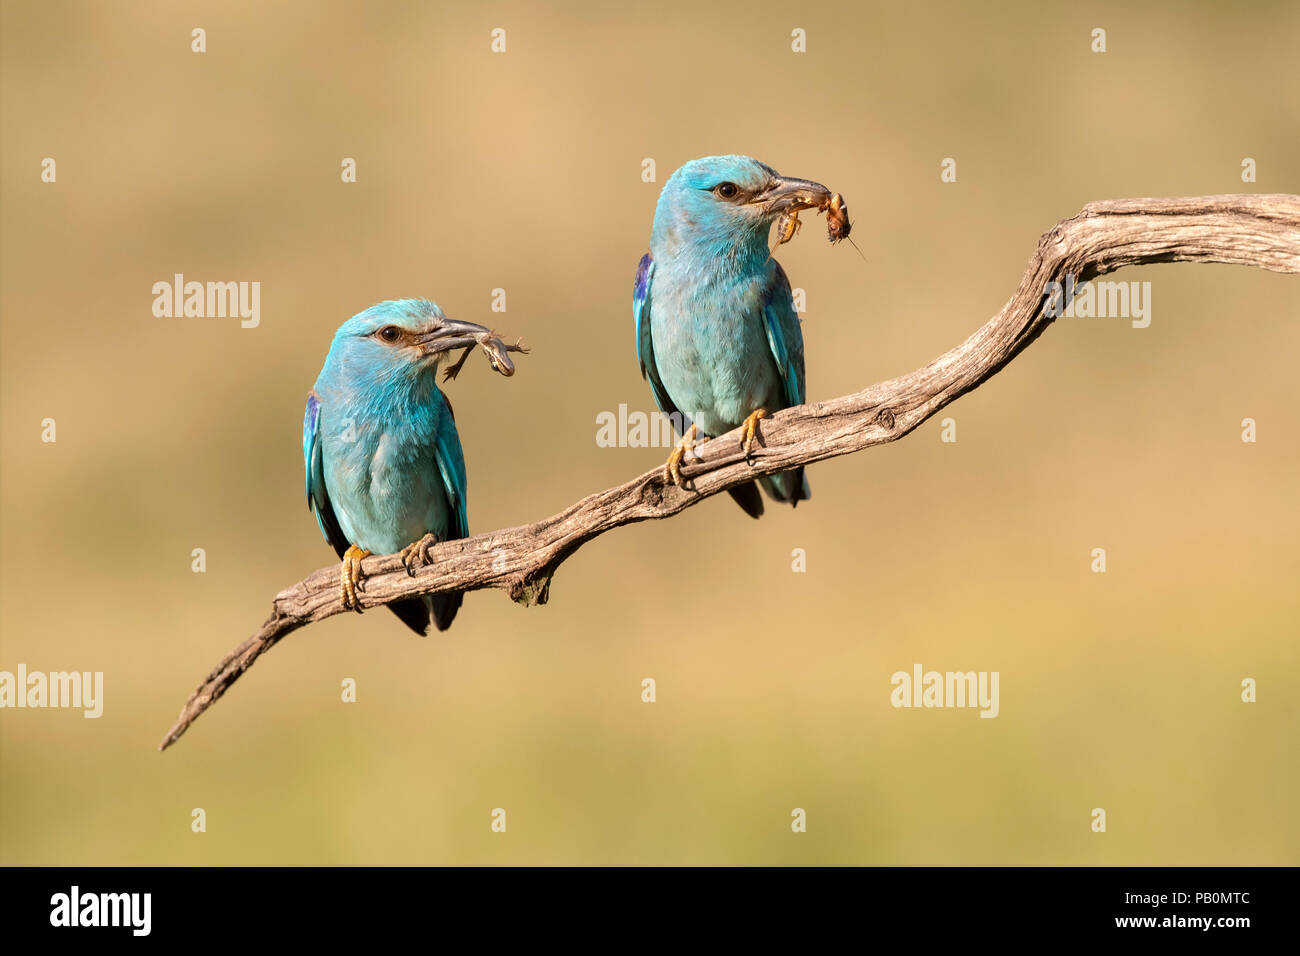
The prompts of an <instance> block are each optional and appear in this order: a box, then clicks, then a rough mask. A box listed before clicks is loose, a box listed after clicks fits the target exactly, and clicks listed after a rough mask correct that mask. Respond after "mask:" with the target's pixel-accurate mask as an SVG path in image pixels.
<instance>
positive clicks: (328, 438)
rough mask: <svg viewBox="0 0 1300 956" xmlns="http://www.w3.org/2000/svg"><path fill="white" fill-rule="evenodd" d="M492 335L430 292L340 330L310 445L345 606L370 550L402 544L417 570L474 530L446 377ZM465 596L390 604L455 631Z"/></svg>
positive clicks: (311, 411) (314, 486) (319, 506)
mask: <svg viewBox="0 0 1300 956" xmlns="http://www.w3.org/2000/svg"><path fill="white" fill-rule="evenodd" d="M490 334H491V333H489V331H488V330H487V329H485V328H484V327H483V326H481V325H475V324H474V323H472V322H459V321H456V320H454V319H450V318H448V317H447V316H445V315H443V313H442V311H441V310H440V309H439V308H438V307H437V306H436V305H434V304H433V303H432V302H428V301H425V300H423V299H402V300H398V301H391V302H381V303H379V304H378V305H375V306H371V307H370V308H369V309H366V310H365V311H364V312H361V313H359V314H357V315H354V316H353V317H352V318H350V319H348V320H347V321H346V322H344V323H343V325H341V326H340V327H339V330H338V332H337V333H335V335H334V341H333V343H332V344H331V345H330V350H329V355H327V356H326V358H325V366H324V368H322V369H321V373H320V377H319V378H317V379H316V384H315V386H314V387H313V388H312V390H311V392H310V393H309V394H308V397H307V412H306V415H305V417H304V419H303V429H302V449H303V456H304V461H305V464H306V469H307V500H308V504H309V506H310V507H311V508H312V510H314V511H315V513H316V522H317V524H319V525H320V529H321V533H322V534H323V535H324V536H325V540H326V541H328V542H329V543H330V544H331V545H333V546H334V550H335V551H336V552H337V553H338V555H339V557H340V558H342V559H343V565H342V568H341V569H340V581H339V586H340V591H341V595H342V599H343V605H344V607H348V608H351V607H355V606H356V604H357V601H356V591H357V588H358V586H359V585H360V584H361V581H362V576H361V559H362V558H364V557H365V556H366V555H368V554H370V553H371V552H375V553H378V554H390V553H393V552H396V551H399V550H400V551H401V552H402V562H403V564H404V565H405V566H406V568H407V571H408V572H410V573H414V566H415V564H416V562H417V561H419V562H421V563H423V562H424V561H427V560H428V549H429V547H430V546H431V545H432V544H433V543H434V542H436V541H449V540H454V539H458V538H465V537H468V536H469V518H468V516H467V512H466V506H465V493H466V481H465V457H464V454H463V453H462V451H461V446H460V436H459V435H458V434H457V433H456V423H455V421H454V419H453V417H452V411H451V405H450V403H448V401H447V399H446V397H445V396H444V395H443V394H442V392H441V391H440V390H439V388H438V384H437V372H438V366H439V363H440V362H441V360H442V359H443V358H444V357H445V356H446V355H448V353H449V352H451V351H453V350H455V349H459V348H466V349H469V348H472V347H473V346H475V345H476V344H479V345H481V344H483V343H484V342H485V338H484V336H485V335H490ZM512 350H514V349H512ZM489 354H491V353H489ZM466 355H468V352H466ZM463 360H464V359H463V358H462V361H463ZM493 364H494V366H495V365H496V360H495V359H494V361H493ZM505 364H506V366H508V368H509V370H508V371H507V370H506V369H504V368H498V371H501V372H503V374H510V372H512V371H513V366H509V362H508V361H507V362H506V363H505ZM458 368H459V363H458V364H457V365H456V366H454V367H453V368H452V369H451V370H449V371H450V374H454V372H455V371H456V370H457V369H458ZM461 597H462V596H461V594H459V593H449V594H437V595H433V596H428V595H425V596H422V597H419V598H414V599H411V600H406V601H398V602H395V603H393V604H390V605H388V607H389V608H390V609H391V610H392V611H393V612H394V613H395V614H396V615H397V616H398V617H400V618H401V619H402V620H403V621H404V622H405V623H406V624H407V625H409V626H410V627H411V628H412V629H413V630H414V631H416V633H418V634H425V633H426V632H427V631H428V628H429V620H430V617H432V619H433V623H434V624H435V625H437V628H438V630H440V631H445V630H446V629H447V628H448V627H449V626H451V622H452V619H453V618H455V616H456V612H457V610H459V609H460V604H461Z"/></svg>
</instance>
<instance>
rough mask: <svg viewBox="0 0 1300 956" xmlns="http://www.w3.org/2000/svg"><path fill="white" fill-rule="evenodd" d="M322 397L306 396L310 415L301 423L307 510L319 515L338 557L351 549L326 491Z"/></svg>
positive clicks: (322, 529) (304, 417) (322, 530)
mask: <svg viewBox="0 0 1300 956" xmlns="http://www.w3.org/2000/svg"><path fill="white" fill-rule="evenodd" d="M319 426H320V396H318V395H317V394H316V391H315V389H313V390H312V391H310V392H308V393H307V411H306V413H305V414H304V415H303V419H302V454H303V464H304V465H305V466H306V470H307V507H309V508H311V509H312V511H314V512H315V513H316V523H317V524H318V525H320V533H321V534H323V535H324V536H325V540H326V541H328V542H329V543H330V545H332V546H333V548H334V550H335V552H337V553H338V555H339V557H342V556H343V552H344V551H346V550H347V549H348V545H349V541H348V539H347V535H345V534H344V533H343V529H342V528H340V527H339V520H338V518H337V517H335V515H334V506H333V505H331V504H330V499H329V493H328V492H327V491H326V489H325V464H324V461H323V456H322V452H321V443H320V428H319Z"/></svg>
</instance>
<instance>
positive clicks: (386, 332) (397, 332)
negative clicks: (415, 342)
mask: <svg viewBox="0 0 1300 956" xmlns="http://www.w3.org/2000/svg"><path fill="white" fill-rule="evenodd" d="M379 337H380V338H381V339H383V340H384V341H385V342H396V341H397V340H398V339H399V338H401V337H402V331H401V329H399V328H398V327H397V326H395V325H385V326H384V327H383V328H382V329H380V330H379Z"/></svg>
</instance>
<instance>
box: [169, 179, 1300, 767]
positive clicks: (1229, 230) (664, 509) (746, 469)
mask: <svg viewBox="0 0 1300 956" xmlns="http://www.w3.org/2000/svg"><path fill="white" fill-rule="evenodd" d="M1155 262H1218V263H1228V264H1234V265H1248V266H1258V267H1260V268H1262V269H1268V270H1271V271H1273V272H1284V273H1300V196H1292V195H1281V194H1279V195H1229V196H1200V197H1191V198H1181V199H1125V200H1116V201H1111V202H1097V203H1090V204H1088V205H1087V206H1085V207H1084V208H1083V211H1082V212H1080V213H1079V215H1077V216H1075V217H1073V218H1072V219H1064V220H1062V221H1061V222H1059V223H1057V224H1056V226H1054V227H1053V228H1052V229H1051V230H1049V231H1048V232H1047V233H1045V234H1044V235H1043V236H1042V238H1041V239H1039V241H1038V248H1037V249H1036V250H1035V252H1034V255H1033V256H1032V257H1031V258H1030V260H1029V267H1028V269H1026V270H1025V275H1024V278H1023V279H1022V280H1021V282H1020V287H1019V288H1018V289H1016V292H1015V294H1014V295H1013V296H1012V297H1011V299H1010V301H1008V302H1007V304H1006V305H1004V306H1003V307H1002V310H1001V311H1000V312H999V313H998V314H997V315H995V316H994V317H993V318H992V319H990V320H989V321H988V322H987V323H985V324H984V325H983V326H982V327H981V328H980V329H978V330H977V331H976V332H975V333H974V334H973V335H971V336H970V337H969V338H968V339H967V340H966V341H965V342H963V343H962V344H961V345H958V346H957V347H956V348H954V349H952V350H951V351H949V352H946V353H944V354H943V355H941V356H939V357H938V358H937V359H935V360H934V361H933V362H931V363H930V364H929V365H926V366H925V367H924V368H919V369H917V370H916V371H914V372H911V373H910V374H907V375H904V376H902V377H900V378H896V379H893V380H892V381H888V382H881V383H879V384H877V385H872V386H871V387H870V388H866V389H863V390H862V391H860V392H857V393H855V394H852V395H845V396H843V397H841V398H834V399H830V400H828V401H824V402H810V403H808V404H806V405H800V406H798V407H796V408H790V409H786V410H784V411H781V412H777V413H776V414H774V415H772V416H771V417H769V418H766V419H764V420H763V423H762V445H761V446H759V447H755V449H754V453H753V456H752V458H751V460H750V461H749V462H746V461H745V460H744V457H743V456H742V455H741V453H740V449H739V443H738V440H737V438H736V434H737V433H735V432H733V433H731V434H730V435H729V436H724V437H722V438H721V439H715V440H714V441H711V442H708V443H707V444H703V445H701V446H700V450H699V454H700V460H698V461H689V462H688V463H687V464H686V465H685V466H684V467H683V469H682V473H683V476H684V477H685V478H686V479H687V483H688V485H689V486H690V487H689V489H681V488H677V487H675V486H672V485H666V484H665V481H664V476H663V468H662V467H659V468H656V469H655V470H653V471H649V472H646V473H645V474H643V475H641V476H640V477H638V478H634V479H633V480H631V481H629V482H627V483H625V484H622V485H619V486H618V487H616V488H610V489H607V490H606V491H602V492H599V493H597V494H594V495H591V496H589V497H587V498H584V499H582V500H581V501H579V502H578V503H577V504H574V505H573V506H571V507H569V508H568V509H566V510H565V511H563V512H561V513H560V514H557V515H554V516H552V517H550V518H546V519H544V520H542V521H538V522H537V523H535V524H531V525H525V526H521V527H517V528H507V529H504V530H501V531H493V532H491V533H488V534H480V535H476V536H474V537H472V538H467V539H465V540H463V541H450V542H445V543H442V544H439V545H437V546H435V547H434V548H433V549H432V551H431V559H432V560H431V563H430V564H428V565H427V566H425V567H423V568H421V569H420V570H419V571H418V572H417V573H416V575H415V576H414V577H411V576H408V575H407V574H406V572H405V571H404V570H403V568H402V566H401V562H400V560H399V558H398V557H397V556H396V555H387V556H381V557H372V558H367V559H366V560H365V562H364V563H363V565H362V568H363V571H364V573H365V574H366V575H367V579H366V582H365V590H364V591H362V592H360V593H359V594H358V598H359V599H360V603H361V606H362V607H363V608H372V607H378V606H379V605H382V604H387V603H389V602H391V601H396V600H399V599H401V598H409V597H413V596H415V595H417V594H433V593H435V592H438V591H454V590H459V591H471V590H477V589H480V588H501V589H502V590H504V591H506V592H507V593H508V594H509V595H510V597H511V599H512V600H515V601H519V602H521V603H524V604H530V605H531V604H545V603H546V600H547V597H548V596H549V593H550V585H551V578H552V576H553V575H554V574H555V571H556V569H557V568H558V567H559V566H560V564H561V563H562V562H563V561H564V560H565V559H566V558H567V557H569V555H571V554H573V553H574V552H575V551H577V550H578V548H580V547H581V546H582V545H583V544H585V543H586V542H588V541H590V540H591V539H593V538H595V537H598V536H600V535H602V534H604V533H605V532H607V531H611V530H613V529H614V528H617V527H619V526H620V525H625V524H632V523H633V522H637V521H646V520H649V519H652V518H667V517H670V516H672V515H675V514H677V513H678V512H680V511H683V510H684V509H686V508H689V507H691V506H692V505H694V504H696V503H698V502H700V501H702V500H704V499H705V498H708V497H710V496H711V495H716V494H717V493H718V492H720V491H725V490H726V489H727V488H731V487H734V486H736V485H740V484H743V483H745V482H747V481H752V480H753V479H754V478H755V477H756V476H758V475H767V474H775V473H776V472H781V471H785V470H787V469H789V468H792V467H794V466H796V465H808V464H812V463H813V462H818V461H822V460H823V459H826V458H833V457H835V456H838V455H847V454H850V453H851V452H855V451H861V450H862V449H864V448H870V447H871V446H873V445H880V444H884V443H886V442H891V441H897V440H898V439H899V438H902V437H903V436H904V435H906V434H908V433H909V432H911V431H912V430H913V429H915V428H916V427H917V426H918V425H920V424H921V423H922V422H924V421H925V420H926V419H928V418H929V417H930V416H931V415H933V414H934V413H935V412H937V411H939V410H940V409H941V408H943V407H944V406H946V405H948V404H949V403H951V402H952V401H954V400H956V399H957V398H959V397H961V396H962V395H964V394H966V393H967V392H969V391H971V390H972V389H975V388H977V387H978V386H979V385H981V384H982V383H983V382H985V381H987V380H988V379H989V378H991V377H992V376H993V375H995V374H996V373H997V372H998V371H1000V370H1001V369H1002V368H1003V367H1004V366H1006V364H1007V363H1008V362H1010V361H1011V360H1012V359H1013V358H1015V357H1016V356H1017V355H1019V354H1020V352H1021V351H1023V350H1024V349H1025V347H1026V346H1028V345H1029V343H1030V342H1032V341H1033V340H1034V339H1035V338H1037V337H1038V335H1039V334H1040V333H1041V332H1042V331H1043V330H1044V329H1045V328H1047V326H1048V325H1050V324H1051V323H1052V321H1053V320H1054V319H1053V316H1052V315H1051V314H1049V310H1047V309H1045V308H1044V305H1045V303H1046V302H1047V300H1048V296H1047V294H1046V292H1045V290H1046V289H1047V288H1049V283H1052V282H1058V283H1061V284H1062V285H1064V284H1065V282H1066V281H1067V279H1068V278H1069V277H1071V276H1073V277H1074V279H1075V280H1076V281H1077V282H1085V281H1087V280H1089V279H1092V278H1095V277H1096V276H1100V275H1104V274H1106V273H1108V272H1113V271H1114V270H1116V269H1120V268H1123V267H1124V266H1135V265H1143V264H1147V263H1155ZM342 610H343V606H342V603H341V602H340V599H339V572H338V565H332V566H330V567H327V568H322V569H320V570H319V571H316V572H315V573H314V574H312V575H311V576H310V577H308V578H306V579H304V580H302V581H299V582H298V583H297V584H295V585H293V586H292V587H290V588H287V589H285V590H284V591H281V592H280V593H279V594H277V595H276V597H275V602H274V604H273V608H272V612H271V616H270V617H269V618H267V620H266V622H265V623H264V624H263V625H262V627H261V629H260V630H258V632H257V633H256V634H254V635H253V636H252V637H250V638H249V639H248V640H246V641H244V643H243V644H241V645H240V646H239V647H238V648H236V649H235V650H234V651H233V652H231V653H230V654H229V655H228V656H227V657H226V658H225V660H223V661H222V662H221V663H220V664H218V665H217V667H216V668H215V669H214V670H213V671H212V673H211V674H209V675H208V676H207V678H205V679H204V681H203V683H202V684H200V685H199V687H198V689H197V690H195V691H194V693H193V694H191V695H190V698H189V700H188V701H186V703H185V706H184V708H182V710H181V713H180V716H179V718H178V719H177V721H176V723H175V725H174V726H173V727H172V728H171V730H169V731H168V732H167V735H166V736H165V737H164V738H163V740H162V743H161V745H160V747H159V749H160V750H161V749H166V748H167V747H168V746H170V745H171V744H173V743H175V742H176V740H177V739H178V738H179V737H180V736H181V734H183V733H184V732H185V731H186V729H188V727H189V726H190V724H192V723H193V722H194V720H195V719H196V718H197V717H198V716H199V715H200V714H202V713H203V712H204V711H205V710H207V709H208V708H209V707H210V706H212V704H213V703H214V702H215V701H216V700H217V699H218V698H220V697H221V695H222V694H224V693H225V692H226V691H227V690H228V689H229V688H230V685H231V684H233V683H234V682H235V681H236V680H237V679H238V678H239V676H240V675H241V674H243V673H244V671H246V670H248V668H249V667H251V666H252V664H253V662H254V661H256V660H257V658H258V657H260V656H261V655H262V654H263V653H265V652H266V651H267V650H269V649H270V648H271V647H273V646H274V645H275V644H276V643H277V642H278V641H279V640H280V639H281V638H283V637H284V636H285V635H287V634H289V633H291V632H293V631H295V630H297V629H298V628H300V627H302V626H304V625H307V624H311V623H313V622H315V621H320V620H323V619H325V618H327V617H331V616H333V615H335V614H338V613H340V612H341V611H342Z"/></svg>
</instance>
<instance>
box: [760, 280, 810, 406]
mask: <svg viewBox="0 0 1300 956" xmlns="http://www.w3.org/2000/svg"><path fill="white" fill-rule="evenodd" d="M768 262H769V264H770V266H769V269H768V276H767V285H766V286H765V288H764V289H763V325H764V327H765V328H766V330H767V344H768V347H769V348H771V350H772V358H774V359H775V360H776V369H777V371H778V372H779V373H780V375H781V380H782V382H784V383H785V399H786V402H788V403H789V405H802V404H803V400H804V367H803V332H802V331H801V330H800V328H799V314H798V313H797V312H795V310H794V298H793V297H792V296H791V294H790V280H789V279H787V278H786V276H785V270H784V269H782V268H781V264H780V263H778V262H777V261H776V260H775V259H769V260H768Z"/></svg>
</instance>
